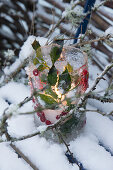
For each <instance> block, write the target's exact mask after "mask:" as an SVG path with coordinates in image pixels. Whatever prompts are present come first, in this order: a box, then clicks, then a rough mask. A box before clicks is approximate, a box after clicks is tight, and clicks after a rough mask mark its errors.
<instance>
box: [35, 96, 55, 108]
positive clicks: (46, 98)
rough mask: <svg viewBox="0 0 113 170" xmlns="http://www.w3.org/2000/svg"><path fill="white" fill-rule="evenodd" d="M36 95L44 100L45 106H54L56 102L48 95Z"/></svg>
mask: <svg viewBox="0 0 113 170" xmlns="http://www.w3.org/2000/svg"><path fill="white" fill-rule="evenodd" d="M38 96H39V97H40V98H41V100H43V101H44V102H45V105H46V107H52V105H53V107H55V106H56V105H57V102H56V101H55V100H54V99H53V98H52V97H50V96H47V95H45V94H39V95H38Z"/></svg>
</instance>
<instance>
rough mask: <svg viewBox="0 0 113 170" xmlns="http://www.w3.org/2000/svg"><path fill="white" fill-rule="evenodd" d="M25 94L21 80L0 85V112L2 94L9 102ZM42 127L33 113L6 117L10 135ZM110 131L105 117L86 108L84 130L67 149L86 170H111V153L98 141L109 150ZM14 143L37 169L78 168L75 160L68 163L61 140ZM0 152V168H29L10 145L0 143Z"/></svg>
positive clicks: (112, 128) (112, 129) (112, 148)
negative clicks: (74, 162)
mask: <svg viewBox="0 0 113 170" xmlns="http://www.w3.org/2000/svg"><path fill="white" fill-rule="evenodd" d="M23 92H24V93H23ZM29 95H30V90H29V88H28V87H27V86H24V85H22V84H21V83H20V84H18V83H14V82H11V83H8V84H7V85H5V86H3V87H2V88H1V89H0V111H1V112H3V110H4V108H6V107H7V106H8V103H7V102H5V98H7V99H8V100H9V101H10V102H12V103H18V102H20V101H21V100H23V99H24V98H25V97H27V96H29ZM93 103H94V102H93ZM97 104H98V103H97ZM99 105H100V104H99ZM104 107H105V108H106V110H105V111H107V109H108V108H109V106H108V104H106V105H105V106H104ZM88 108H89V109H94V107H91V105H88ZM29 109H31V110H32V109H33V108H32V103H29V104H28V105H27V106H26V107H23V109H21V111H23V112H25V111H28V110H29ZM111 109H112V105H111ZM45 129H46V126H45V125H41V126H40V127H39V128H37V127H35V123H34V116H33V115H17V116H14V117H12V118H11V119H9V120H8V132H9V134H10V135H11V136H12V137H17V138H18V137H22V136H24V135H28V134H32V133H34V132H36V131H37V130H38V131H40V132H42V133H43V131H44V130H45ZM112 132H113V122H112V121H111V120H110V119H109V118H108V117H105V116H102V115H99V114H98V113H92V112H88V113H87V123H86V126H85V128H84V131H83V132H82V133H81V135H80V136H78V137H77V138H76V139H75V140H73V141H71V142H70V150H71V151H72V152H73V154H74V157H76V159H77V160H78V161H80V162H81V163H82V165H83V167H84V168H86V169H87V170H112V169H113V157H112V156H111V154H110V153H109V152H108V151H106V149H105V148H104V147H103V146H100V145H99V142H101V143H102V144H103V145H104V146H105V147H106V148H109V149H110V151H111V152H112V153H113V133H112ZM14 144H15V145H16V146H17V147H18V148H19V149H20V150H21V151H22V152H23V153H24V154H25V155H26V156H27V157H28V158H29V159H30V160H31V161H32V162H33V163H34V164H35V165H36V166H37V168H39V169H40V170H48V169H49V170H53V169H54V170H62V169H65V170H78V167H77V165H76V164H74V165H73V166H72V165H71V164H69V162H68V160H67V158H66V156H65V151H66V148H65V146H64V145H63V144H56V143H52V142H50V141H47V140H46V139H45V138H43V137H39V136H36V137H32V138H29V139H26V140H24V141H20V142H15V143H14ZM0 153H2V154H0V169H1V170H9V169H12V170H15V169H17V170H20V169H25V170H29V169H32V168H31V167H30V166H29V165H28V164H27V163H25V161H23V159H22V158H18V155H17V154H16V153H15V152H14V151H13V150H12V149H11V147H10V146H9V144H8V143H1V144H0ZM5 162H7V164H5Z"/></svg>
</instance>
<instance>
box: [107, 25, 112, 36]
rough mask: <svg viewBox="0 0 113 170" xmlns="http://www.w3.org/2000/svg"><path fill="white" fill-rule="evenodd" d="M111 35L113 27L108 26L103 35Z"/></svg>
mask: <svg viewBox="0 0 113 170" xmlns="http://www.w3.org/2000/svg"><path fill="white" fill-rule="evenodd" d="M108 34H110V35H113V26H110V27H109V28H108V29H107V30H106V31H105V35H108Z"/></svg>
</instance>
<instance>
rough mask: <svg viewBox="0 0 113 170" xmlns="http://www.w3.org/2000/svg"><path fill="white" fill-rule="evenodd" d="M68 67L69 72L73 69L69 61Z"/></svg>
mask: <svg viewBox="0 0 113 170" xmlns="http://www.w3.org/2000/svg"><path fill="white" fill-rule="evenodd" d="M67 69H68V72H69V73H71V72H72V71H73V67H72V66H71V65H70V64H69V63H68V64H67Z"/></svg>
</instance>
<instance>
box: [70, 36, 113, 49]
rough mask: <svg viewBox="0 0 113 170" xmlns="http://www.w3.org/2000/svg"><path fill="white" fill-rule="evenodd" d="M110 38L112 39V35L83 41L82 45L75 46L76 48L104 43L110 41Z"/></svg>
mask: <svg viewBox="0 0 113 170" xmlns="http://www.w3.org/2000/svg"><path fill="white" fill-rule="evenodd" d="M109 38H112V36H111V35H106V36H102V37H99V38H97V39H93V40H88V41H82V42H80V43H77V44H74V45H73V46H74V47H81V46H83V45H86V44H91V43H94V42H99V41H104V40H106V39H109Z"/></svg>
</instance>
